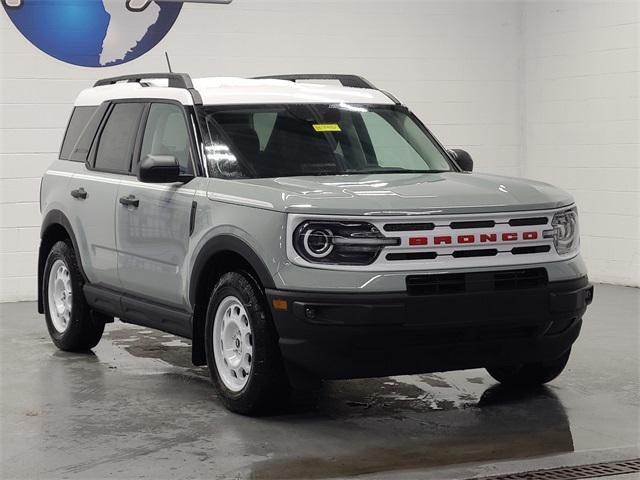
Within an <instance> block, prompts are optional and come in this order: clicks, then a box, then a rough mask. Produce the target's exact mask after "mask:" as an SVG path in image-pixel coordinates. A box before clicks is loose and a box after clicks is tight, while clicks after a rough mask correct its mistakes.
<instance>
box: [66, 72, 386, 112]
mask: <svg viewBox="0 0 640 480" xmlns="http://www.w3.org/2000/svg"><path fill="white" fill-rule="evenodd" d="M145 82H146V83H148V84H149V86H142V85H141V84H139V83H116V84H113V85H104V86H101V87H93V88H88V89H86V90H83V91H82V92H80V95H78V98H77V99H76V103H75V105H76V106H89V105H100V104H101V103H102V102H104V101H107V100H117V99H130V98H140V99H154V98H163V99H171V100H176V101H178V102H180V103H182V104H183V105H193V99H192V98H191V94H190V93H189V91H187V90H185V89H182V88H169V87H166V86H163V85H167V81H166V80H150V81H145ZM193 86H194V88H195V89H196V90H197V91H198V92H199V93H200V96H201V97H202V102H203V104H204V105H239V104H265V103H369V104H384V105H392V104H393V103H394V102H393V101H392V100H391V99H390V98H389V97H388V96H387V95H385V94H384V93H382V92H381V91H379V90H373V89H368V88H352V87H343V86H340V85H326V84H317V83H296V82H290V81H287V80H269V79H268V80H253V79H246V78H235V77H211V78H196V79H194V80H193Z"/></svg>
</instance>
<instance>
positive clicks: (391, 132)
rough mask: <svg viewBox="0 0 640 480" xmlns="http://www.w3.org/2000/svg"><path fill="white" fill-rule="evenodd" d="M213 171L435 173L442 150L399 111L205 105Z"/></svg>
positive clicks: (232, 174)
mask: <svg viewBox="0 0 640 480" xmlns="http://www.w3.org/2000/svg"><path fill="white" fill-rule="evenodd" d="M205 116H206V123H207V127H208V129H209V133H210V136H211V139H212V142H213V143H212V144H211V145H209V146H208V147H207V161H208V166H209V172H210V173H211V174H212V175H213V176H217V177H225V178H238V177H240V178H242V177H245V178H246V177H250V178H261V177H267V178H269V177H290V176H299V175H341V174H351V173H367V174H376V173H423V172H424V173H435V172H442V171H450V170H452V167H451V164H450V163H449V161H448V159H447V158H446V156H445V154H444V152H443V151H442V149H441V148H440V147H439V146H438V145H436V143H435V141H434V140H433V139H432V138H431V136H430V135H429V133H428V132H427V131H426V129H424V127H423V126H422V125H420V124H419V123H418V121H417V120H416V119H415V117H413V115H412V114H411V113H409V111H408V110H406V109H405V108H403V107H397V106H383V105H377V106H363V105H347V104H339V105H259V106H256V105H253V106H223V107H221V106H218V107H205Z"/></svg>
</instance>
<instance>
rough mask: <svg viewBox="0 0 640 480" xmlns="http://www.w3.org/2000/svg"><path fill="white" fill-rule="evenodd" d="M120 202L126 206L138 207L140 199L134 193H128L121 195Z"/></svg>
mask: <svg viewBox="0 0 640 480" xmlns="http://www.w3.org/2000/svg"><path fill="white" fill-rule="evenodd" d="M120 203H121V204H122V205H124V206H125V207H133V208H138V205H140V200H138V199H137V198H136V197H135V196H134V195H128V196H126V197H120Z"/></svg>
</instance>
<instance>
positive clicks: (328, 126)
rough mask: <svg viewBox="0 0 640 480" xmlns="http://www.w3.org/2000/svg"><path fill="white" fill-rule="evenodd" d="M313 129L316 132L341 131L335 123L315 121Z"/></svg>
mask: <svg viewBox="0 0 640 480" xmlns="http://www.w3.org/2000/svg"><path fill="white" fill-rule="evenodd" d="M313 129H314V130H315V131H316V132H341V131H342V129H341V128H340V125H338V124H337V123H315V124H314V125H313Z"/></svg>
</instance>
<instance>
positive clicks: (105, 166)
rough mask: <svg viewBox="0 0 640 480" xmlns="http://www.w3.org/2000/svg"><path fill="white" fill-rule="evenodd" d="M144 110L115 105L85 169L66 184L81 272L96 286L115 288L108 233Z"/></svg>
mask: <svg viewBox="0 0 640 480" xmlns="http://www.w3.org/2000/svg"><path fill="white" fill-rule="evenodd" d="M143 109H144V104H141V103H118V104H115V105H113V106H112V108H111V109H110V110H109V112H108V114H107V115H108V117H107V120H106V123H105V124H104V127H103V129H102V131H101V132H100V134H99V135H98V140H97V142H96V145H95V148H94V151H93V153H92V158H91V159H90V160H89V162H88V164H86V165H85V164H84V163H78V164H75V165H77V167H76V170H77V171H76V173H75V174H74V176H73V178H71V180H70V183H69V190H70V195H71V196H72V197H73V200H72V201H73V202H74V208H73V209H72V211H73V217H72V218H70V221H71V224H72V226H73V228H74V233H75V234H76V239H77V243H78V248H79V249H80V253H81V257H82V263H83V267H84V271H85V273H86V275H87V277H88V279H89V281H90V282H91V284H93V285H96V286H104V287H109V288H112V289H119V288H120V280H119V277H118V270H117V253H116V235H115V231H114V222H115V213H116V202H117V194H118V188H119V185H120V182H121V181H123V180H126V179H128V178H130V175H129V170H130V166H131V158H132V153H133V148H134V142H135V139H136V132H137V130H138V125H139V122H140V118H141V115H142V112H143Z"/></svg>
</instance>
